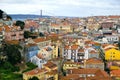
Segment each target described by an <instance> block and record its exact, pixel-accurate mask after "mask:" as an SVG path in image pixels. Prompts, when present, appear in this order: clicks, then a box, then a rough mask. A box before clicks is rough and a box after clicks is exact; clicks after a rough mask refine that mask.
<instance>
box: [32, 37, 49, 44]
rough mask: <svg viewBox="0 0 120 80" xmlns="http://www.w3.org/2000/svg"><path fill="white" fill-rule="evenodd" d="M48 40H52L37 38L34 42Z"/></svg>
mask: <svg viewBox="0 0 120 80" xmlns="http://www.w3.org/2000/svg"><path fill="white" fill-rule="evenodd" d="M47 40H50V39H48V38H36V39H33V41H34V42H36V43H39V42H43V41H47Z"/></svg>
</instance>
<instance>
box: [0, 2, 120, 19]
mask: <svg viewBox="0 0 120 80" xmlns="http://www.w3.org/2000/svg"><path fill="white" fill-rule="evenodd" d="M0 9H2V10H3V11H5V12H6V13H7V14H38V15H39V14H40V10H42V14H43V15H49V16H71V17H72V16H74V17H85V16H97V15H120V0H0Z"/></svg>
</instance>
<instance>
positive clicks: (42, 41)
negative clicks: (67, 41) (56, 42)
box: [33, 37, 51, 48]
mask: <svg viewBox="0 0 120 80" xmlns="http://www.w3.org/2000/svg"><path fill="white" fill-rule="evenodd" d="M33 43H36V44H37V45H38V47H39V48H44V47H46V46H49V45H50V43H51V40H50V39H48V38H46V37H44V38H36V39H33Z"/></svg>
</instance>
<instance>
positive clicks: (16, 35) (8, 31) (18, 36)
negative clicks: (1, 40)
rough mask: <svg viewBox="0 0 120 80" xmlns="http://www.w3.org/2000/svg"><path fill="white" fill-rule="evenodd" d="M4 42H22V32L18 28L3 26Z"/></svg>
mask: <svg viewBox="0 0 120 80" xmlns="http://www.w3.org/2000/svg"><path fill="white" fill-rule="evenodd" d="M4 32H5V40H23V39H24V36H23V33H24V32H23V30H21V29H20V27H19V26H4Z"/></svg>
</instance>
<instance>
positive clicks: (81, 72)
mask: <svg viewBox="0 0 120 80" xmlns="http://www.w3.org/2000/svg"><path fill="white" fill-rule="evenodd" d="M60 80H112V79H111V78H110V76H109V75H108V74H107V73H106V72H105V71H104V70H100V69H69V70H68V71H67V74H66V76H64V77H62V78H61V79H60Z"/></svg>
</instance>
